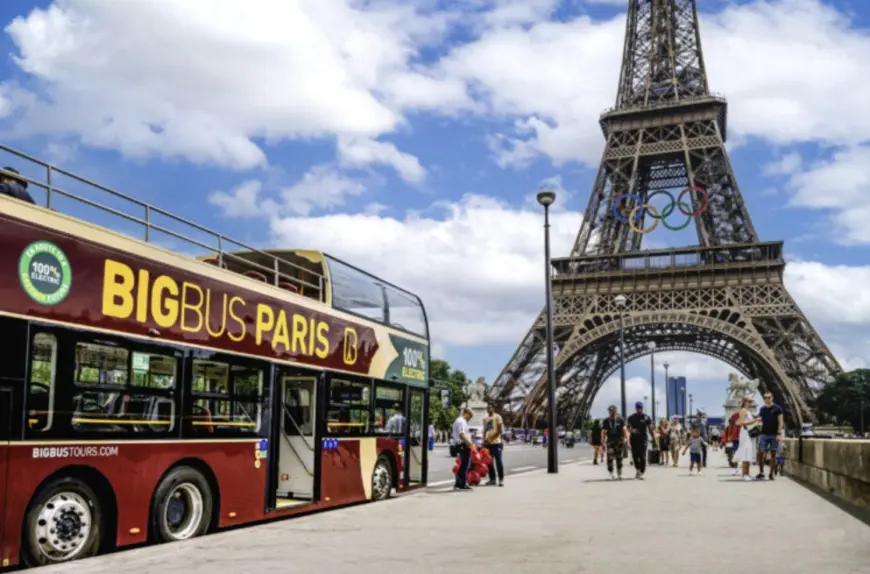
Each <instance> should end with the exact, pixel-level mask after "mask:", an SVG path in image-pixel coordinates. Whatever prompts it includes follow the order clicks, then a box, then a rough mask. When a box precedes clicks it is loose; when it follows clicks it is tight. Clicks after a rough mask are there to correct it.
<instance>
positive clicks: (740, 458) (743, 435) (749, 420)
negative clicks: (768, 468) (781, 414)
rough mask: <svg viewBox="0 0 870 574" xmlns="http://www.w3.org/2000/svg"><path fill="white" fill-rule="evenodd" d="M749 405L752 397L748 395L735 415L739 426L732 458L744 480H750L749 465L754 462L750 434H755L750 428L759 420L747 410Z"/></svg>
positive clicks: (753, 450) (752, 441) (753, 444)
mask: <svg viewBox="0 0 870 574" xmlns="http://www.w3.org/2000/svg"><path fill="white" fill-rule="evenodd" d="M751 407H752V399H751V398H750V397H745V398H744V399H743V404H742V405H741V407H740V412H739V413H738V416H737V425H738V426H739V427H740V438H739V439H738V441H739V442H738V447H737V450H736V451H735V452H734V460H735V461H736V462H737V463H739V464H740V467H741V470H742V471H743V472H742V475H743V480H744V481H750V480H752V476H750V474H749V467H750V465H752V463H753V462H755V456H756V453H755V440H754V437H753V436H752V434H755V431H753V430H751V429H753V428H755V425H756V424H757V423H758V421H759V420H760V419H759V418H757V417H755V416H753V415H752V413H751V412H750V411H749V409H750V408H751ZM762 477H763V475H762Z"/></svg>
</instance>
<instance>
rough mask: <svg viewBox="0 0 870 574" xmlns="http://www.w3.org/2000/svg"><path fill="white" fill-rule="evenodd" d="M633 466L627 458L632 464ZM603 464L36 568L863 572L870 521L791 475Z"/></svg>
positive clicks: (92, 573) (359, 573)
mask: <svg viewBox="0 0 870 574" xmlns="http://www.w3.org/2000/svg"><path fill="white" fill-rule="evenodd" d="M631 470H632V468H631V467H628V466H627V467H626V471H628V472H627V474H628V475H629V476H632V475H633V473H631V472H630V471H631ZM605 479H606V471H605V470H604V468H603V467H601V466H592V465H591V464H589V463H588V462H581V463H570V464H566V465H563V466H562V467H561V468H560V472H559V474H558V475H548V474H546V472H543V471H536V472H529V473H525V474H518V475H515V476H513V477H511V478H510V481H509V483H508V484H507V485H506V486H505V487H504V488H492V487H489V488H485V487H481V488H478V489H476V490H475V491H474V492H452V491H451V490H449V487H443V488H432V489H429V490H428V491H426V492H422V493H419V494H412V495H406V496H403V497H400V498H397V499H395V500H392V501H388V502H385V503H379V504H365V505H360V506H356V507H353V508H348V509H342V510H334V511H330V512H324V513H320V514H316V515H313V516H306V517H302V518H296V519H291V520H283V521H279V522H274V523H271V524H267V525H262V526H254V527H249V528H243V529H238V530H234V531H230V532H224V533H219V534H214V535H211V536H207V537H204V538H200V539H195V540H191V541H189V542H184V543H177V544H170V545H164V546H159V547H155V546H152V547H147V548H140V549H136V550H129V551H123V552H118V553H116V554H114V555H110V556H104V557H101V558H94V559H90V560H87V561H84V562H78V563H74V564H68V565H65V566H61V567H53V568H43V569H39V570H37V571H39V572H46V573H48V572H57V573H66V572H68V573H72V572H75V573H76V574H97V573H103V574H118V573H125V572H130V573H133V572H136V573H142V572H148V573H150V572H155V573H158V572H159V573H160V574H182V573H183V574H194V573H200V572H202V573H208V574H215V573H223V572H226V573H252V574H253V573H261V572H264V571H280V572H318V573H319V574H346V573H349V572H352V573H353V574H383V573H384V572H421V573H433V574H436V573H442V572H443V573H448V572H449V573H451V574H459V573H463V572H497V573H499V574H513V573H516V574H528V573H529V572H547V573H548V574H560V573H565V574H568V573H572V574H573V573H582V572H589V573H602V572H643V573H644V574H660V573H661V574H683V573H686V574H689V573H691V574H698V573H705V574H719V573H721V574H732V573H734V572H739V571H742V570H748V571H752V572H764V573H766V574H772V573H783V574H785V573H789V574H819V573H820V572H835V573H837V574H850V573H855V574H859V573H860V574H866V573H867V572H868V571H870V527H868V526H867V525H865V524H864V523H862V522H860V521H858V520H857V519H855V518H853V517H852V516H850V515H849V514H847V513H845V512H843V511H842V510H840V509H839V508H837V507H836V506H834V505H832V504H831V503H829V502H828V501H826V500H824V499H822V498H820V497H818V496H817V495H815V494H814V493H812V492H810V491H808V490H807V489H805V488H804V487H803V486H801V485H799V484H797V483H795V482H793V481H792V480H790V479H788V478H782V479H778V480H777V481H775V482H768V481H765V482H752V483H744V482H740V481H738V480H735V479H734V478H733V477H732V476H731V473H730V469H727V468H725V461H724V457H722V456H721V455H720V454H712V453H711V457H710V468H709V469H707V472H706V473H705V475H704V476H701V477H690V476H688V473H687V469H686V468H685V466H684V467H682V468H676V469H674V468H670V467H668V468H665V467H653V468H651V469H650V470H649V471H648V473H647V480H645V481H638V480H632V479H631V478H628V479H627V480H624V481H622V482H609V481H607V480H605Z"/></svg>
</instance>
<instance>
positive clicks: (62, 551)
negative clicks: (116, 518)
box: [23, 477, 102, 566]
mask: <svg viewBox="0 0 870 574" xmlns="http://www.w3.org/2000/svg"><path fill="white" fill-rule="evenodd" d="M101 521H102V511H101V509H100V504H99V499H98V498H97V495H96V494H95V493H94V491H93V489H91V487H90V486H88V485H87V484H86V483H85V482H83V481H81V480H79V479H77V478H73V477H63V478H58V479H56V480H53V481H51V482H50V483H48V484H46V485H45V486H44V487H42V488H40V489H39V492H37V493H36V496H34V497H33V500H32V501H31V503H30V510H29V511H28V512H27V517H26V518H25V524H24V554H25V555H24V556H23V558H24V562H25V564H27V565H28V566H45V565H48V564H57V563H58V562H68V561H70V560H75V559H77V558H87V557H89V556H94V555H96V554H97V553H98V552H99V550H100V523H101Z"/></svg>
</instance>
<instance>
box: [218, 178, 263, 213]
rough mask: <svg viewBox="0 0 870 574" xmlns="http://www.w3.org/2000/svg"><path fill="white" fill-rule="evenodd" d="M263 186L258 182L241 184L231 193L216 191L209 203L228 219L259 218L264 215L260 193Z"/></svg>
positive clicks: (251, 181)
mask: <svg viewBox="0 0 870 574" xmlns="http://www.w3.org/2000/svg"><path fill="white" fill-rule="evenodd" d="M262 189H263V184H262V183H260V182H259V181H256V180H250V181H246V182H244V183H241V184H239V185H238V186H236V187H235V188H234V189H232V190H231V191H229V192H225V191H216V192H214V193H212V194H211V195H210V196H209V198H208V202H209V203H211V204H212V205H216V206H217V207H219V208H220V209H221V211H222V212H223V214H224V215H225V216H227V217H257V216H262V215H263V209H262V206H261V205H260V191H261V190H262Z"/></svg>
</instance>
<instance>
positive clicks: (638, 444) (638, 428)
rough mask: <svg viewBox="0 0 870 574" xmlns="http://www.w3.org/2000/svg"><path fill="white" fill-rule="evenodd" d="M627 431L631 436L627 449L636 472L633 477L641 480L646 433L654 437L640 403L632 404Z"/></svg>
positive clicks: (644, 469) (649, 419) (653, 431)
mask: <svg viewBox="0 0 870 574" xmlns="http://www.w3.org/2000/svg"><path fill="white" fill-rule="evenodd" d="M628 430H629V433H630V436H631V438H630V439H629V443H628V447H629V448H630V449H631V456H632V460H633V461H634V468H635V470H636V473H635V475H634V477H635V478H636V479H638V480H643V478H644V473H645V472H646V447H647V444H648V443H647V441H648V436H647V433H649V436H650V437H655V429H653V422H652V419H651V418H649V416H647V415H646V413H644V412H643V403H642V402H640V401H638V402H636V403H634V414H633V415H631V416H630V417H628Z"/></svg>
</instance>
